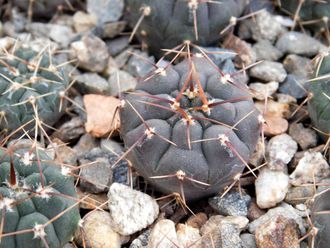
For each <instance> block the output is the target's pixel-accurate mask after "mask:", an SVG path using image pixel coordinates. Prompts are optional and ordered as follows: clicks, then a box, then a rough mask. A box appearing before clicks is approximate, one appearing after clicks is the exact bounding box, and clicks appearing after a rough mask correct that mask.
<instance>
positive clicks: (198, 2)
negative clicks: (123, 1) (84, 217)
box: [127, 0, 246, 57]
mask: <svg viewBox="0 0 330 248" xmlns="http://www.w3.org/2000/svg"><path fill="white" fill-rule="evenodd" d="M245 5H246V3H245V1H243V0H240V1H236V0H225V1H223V0H222V1H220V0H215V1H208V0H187V1H182V0H170V1H167V0H166V1H164V0H128V1H127V6H128V18H129V24H130V25H131V26H132V27H136V28H138V29H137V30H133V33H135V31H136V34H137V36H138V38H139V39H140V40H141V41H142V43H143V45H144V46H147V47H148V49H149V51H150V53H151V54H153V55H156V56H157V57H160V56H161V49H164V48H167V49H171V48H174V47H176V46H177V45H179V44H181V43H183V42H184V41H186V40H189V41H192V42H193V43H195V44H198V45H201V46H207V45H210V44H212V43H216V42H217V41H219V40H220V37H221V35H220V32H221V31H222V30H223V29H224V28H226V27H227V26H228V25H230V24H231V23H234V22H236V17H238V16H240V14H241V13H242V12H243V10H244V7H245ZM141 11H142V16H141Z"/></svg>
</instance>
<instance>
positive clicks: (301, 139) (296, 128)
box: [289, 123, 317, 150]
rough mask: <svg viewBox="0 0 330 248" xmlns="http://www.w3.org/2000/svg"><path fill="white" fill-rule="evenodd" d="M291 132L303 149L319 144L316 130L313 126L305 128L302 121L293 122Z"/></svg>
mask: <svg viewBox="0 0 330 248" xmlns="http://www.w3.org/2000/svg"><path fill="white" fill-rule="evenodd" d="M289 134H290V136H291V137H292V138H293V139H294V140H295V141H296V142H298V144H299V145H300V147H301V149H303V150H306V149H308V148H311V147H314V146H316V145H317V133H316V131H315V130H313V129H311V128H305V127H304V125H303V124H302V123H292V124H291V125H290V128H289Z"/></svg>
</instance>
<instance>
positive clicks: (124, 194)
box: [108, 183, 159, 235]
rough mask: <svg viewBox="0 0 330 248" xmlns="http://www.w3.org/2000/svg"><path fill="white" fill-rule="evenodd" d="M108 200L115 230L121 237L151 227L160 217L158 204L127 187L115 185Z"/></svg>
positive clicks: (143, 194) (110, 190)
mask: <svg viewBox="0 0 330 248" xmlns="http://www.w3.org/2000/svg"><path fill="white" fill-rule="evenodd" d="M108 198H109V201H108V205H109V210H110V215H111V223H112V226H113V229H114V230H115V231H116V232H118V233H119V234H121V235H131V234H133V233H136V232H138V231H140V230H142V229H144V228H146V227H148V226H149V225H151V224H152V223H153V222H154V221H155V219H156V218H157V217H158V214H159V207H158V205H157V202H156V201H155V200H154V199H152V198H151V197H150V196H149V195H147V194H145V193H142V192H140V191H137V190H134V189H131V188H130V187H128V186H126V185H123V184H119V183H113V184H112V185H111V187H110V189H109V193H108Z"/></svg>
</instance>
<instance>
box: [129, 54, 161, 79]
mask: <svg viewBox="0 0 330 248" xmlns="http://www.w3.org/2000/svg"><path fill="white" fill-rule="evenodd" d="M133 52H134V53H133V55H132V56H131V57H130V58H129V60H128V62H127V65H126V70H127V72H128V73H129V74H131V75H132V76H134V77H138V78H142V77H146V76H147V74H148V73H150V72H151V71H152V70H153V69H154V66H153V64H155V57H154V56H149V55H148V54H147V53H146V52H142V51H139V50H134V51H133Z"/></svg>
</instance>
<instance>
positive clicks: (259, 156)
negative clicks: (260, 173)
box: [249, 138, 267, 167]
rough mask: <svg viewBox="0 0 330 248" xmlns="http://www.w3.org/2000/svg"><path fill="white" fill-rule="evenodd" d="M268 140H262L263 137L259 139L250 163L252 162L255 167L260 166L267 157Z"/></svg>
mask: <svg viewBox="0 0 330 248" xmlns="http://www.w3.org/2000/svg"><path fill="white" fill-rule="evenodd" d="M266 142H267V141H266V140H264V141H263V140H262V139H261V138H260V139H259V140H258V143H257V146H256V148H255V151H254V152H253V153H252V155H251V156H250V160H249V164H252V165H253V166H254V167H258V166H259V165H261V163H262V162H263V160H264V157H265V151H266V149H265V145H266Z"/></svg>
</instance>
